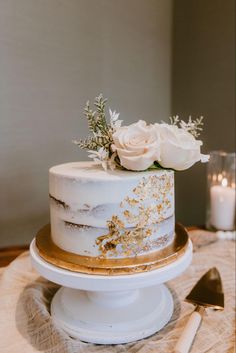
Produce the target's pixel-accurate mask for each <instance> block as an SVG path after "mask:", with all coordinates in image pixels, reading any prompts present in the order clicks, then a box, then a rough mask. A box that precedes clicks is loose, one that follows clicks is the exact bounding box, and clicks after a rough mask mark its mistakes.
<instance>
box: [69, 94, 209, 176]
mask: <svg viewBox="0 0 236 353" xmlns="http://www.w3.org/2000/svg"><path fill="white" fill-rule="evenodd" d="M106 102H107V99H105V98H103V95H102V94H100V95H99V96H98V97H96V98H95V102H94V105H95V107H96V110H95V111H93V110H92V109H91V107H90V103H89V101H88V102H87V104H86V107H85V109H84V114H85V117H86V119H87V120H88V126H89V130H90V132H91V133H92V136H90V137H88V138H87V139H85V140H74V141H73V142H74V143H75V144H77V145H78V146H79V147H81V148H82V149H87V150H88V152H89V153H90V154H89V157H90V158H92V159H93V160H94V161H95V162H97V163H98V164H101V165H102V167H103V168H104V169H105V170H107V169H108V168H110V169H112V170H114V169H115V168H117V167H118V168H124V169H127V170H133V171H142V170H147V169H150V168H152V169H153V168H164V169H173V170H185V169H188V168H190V167H191V166H192V165H193V164H195V163H196V162H198V161H201V162H203V163H204V162H207V161H208V160H209V156H208V155H204V154H202V153H201V146H202V141H200V140H197V137H198V136H199V134H200V131H201V130H202V126H203V117H202V116H201V117H199V118H197V119H196V120H192V118H191V117H189V120H188V122H187V123H186V122H185V121H183V120H180V119H179V117H178V116H174V117H171V118H170V124H167V123H165V122H162V123H155V124H149V125H148V124H147V123H146V122H145V121H144V120H139V121H138V122H137V123H134V124H131V125H128V126H121V125H122V122H123V120H119V115H120V114H119V113H117V112H116V111H115V110H114V111H112V110H111V109H109V115H110V118H109V122H107V119H106V113H105V107H106Z"/></svg>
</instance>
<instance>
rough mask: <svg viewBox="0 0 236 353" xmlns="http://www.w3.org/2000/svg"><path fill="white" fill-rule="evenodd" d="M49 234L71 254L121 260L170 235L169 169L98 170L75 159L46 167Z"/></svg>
mask: <svg viewBox="0 0 236 353" xmlns="http://www.w3.org/2000/svg"><path fill="white" fill-rule="evenodd" d="M49 181H50V182H49V193H50V215H51V236H52V240H53V242H54V243H55V244H56V245H57V246H58V247H60V248H62V249H63V250H66V251H69V252H72V253H74V254H78V255H83V256H91V257H104V258H124V257H134V256H140V255H144V254H148V253H150V252H153V251H156V250H158V249H161V248H163V247H165V246H167V245H168V244H170V242H172V241H173V237H174V224H175V220H174V172H173V171H171V170H164V169H162V170H161V169H159V170H158V169H155V170H148V171H143V172H133V171H132V172H131V171H128V170H120V169H115V170H114V171H112V170H107V171H106V170H103V169H102V167H101V166H98V165H97V164H96V163H94V162H75V163H67V164H62V165H58V166H55V167H52V168H51V169H50V171H49Z"/></svg>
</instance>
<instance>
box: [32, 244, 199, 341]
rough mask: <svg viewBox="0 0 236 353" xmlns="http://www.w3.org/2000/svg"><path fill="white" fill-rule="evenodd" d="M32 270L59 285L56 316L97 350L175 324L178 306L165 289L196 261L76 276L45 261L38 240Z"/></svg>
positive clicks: (188, 257) (185, 258)
mask: <svg viewBox="0 0 236 353" xmlns="http://www.w3.org/2000/svg"><path fill="white" fill-rule="evenodd" d="M30 254H31V258H32V264H33V266H34V267H35V269H36V270H37V271H38V272H39V273H40V274H41V275H42V276H43V277H45V278H47V279H48V280H50V281H52V282H55V283H57V284H60V285H61V286H62V287H61V288H60V289H59V290H58V291H57V293H56V294H55V296H54V297H53V300H52V303H51V315H52V317H53V319H54V320H55V322H56V323H57V325H58V326H60V327H61V328H62V329H64V331H66V332H67V333H68V334H69V335H70V336H71V337H74V338H79V339H80V340H82V341H86V342H91V343H98V344H120V343H128V342H132V341H136V340H139V339H142V338H145V337H148V336H150V335H152V334H154V333H155V332H157V331H159V330H160V329H161V328H163V327H164V326H165V325H166V324H167V323H168V321H169V320H170V318H171V316H172V313H173V309H174V304H173V298H172V295H171V293H170V291H169V289H168V288H167V287H166V286H165V285H164V284H163V283H165V282H167V281H169V280H171V279H173V278H175V277H177V276H179V275H180V274H181V273H182V272H183V271H184V270H185V269H186V268H187V267H188V266H189V265H190V262H191V259H192V244H191V241H190V240H189V242H188V245H187V248H186V251H185V252H184V254H183V255H182V256H180V257H179V258H177V259H176V260H175V261H173V262H172V263H170V264H168V265H166V266H163V267H160V268H158V269H156V270H152V271H149V272H143V273H142V272H141V273H136V274H129V275H117V276H103V275H93V274H85V273H79V272H73V271H70V270H66V269H62V268H60V267H58V266H56V265H53V264H50V263H49V262H47V261H45V260H44V259H43V258H42V257H41V256H40V255H39V252H38V249H37V246H36V242H35V240H33V241H32V243H31V246H30Z"/></svg>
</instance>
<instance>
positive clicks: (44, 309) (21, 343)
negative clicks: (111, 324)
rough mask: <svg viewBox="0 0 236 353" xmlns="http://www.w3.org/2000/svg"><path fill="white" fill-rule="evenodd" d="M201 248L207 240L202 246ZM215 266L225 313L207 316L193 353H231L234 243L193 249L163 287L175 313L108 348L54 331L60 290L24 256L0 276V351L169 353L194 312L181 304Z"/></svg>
mask: <svg viewBox="0 0 236 353" xmlns="http://www.w3.org/2000/svg"><path fill="white" fill-rule="evenodd" d="M203 236H204V234H203ZM205 236H207V234H206V235H205ZM205 243H207V241H203V244H205ZM213 266H216V267H217V268H218V269H219V271H220V274H221V277H222V281H223V286H224V292H225V310H224V311H223V312H220V311H212V310H208V311H207V315H205V317H204V320H203V323H202V325H201V327H200V329H199V331H198V334H197V337H196V339H195V341H194V344H193V347H192V350H191V352H192V353H204V352H207V353H233V352H234V330H235V323H234V317H235V242H234V241H230V240H218V241H215V242H213V243H211V244H208V245H204V246H201V247H199V248H197V250H196V251H195V252H194V256H193V262H192V264H191V266H190V267H189V268H188V269H187V270H186V271H185V272H184V273H183V274H182V275H181V276H179V277H177V278H176V279H174V280H172V281H170V282H168V283H167V285H168V287H169V288H170V290H171V292H172V294H173V297H174V303H175V310H174V313H173V316H172V318H171V321H170V322H169V323H168V325H167V326H166V327H164V328H163V329H162V330H161V331H159V332H158V333H156V334H154V335H153V336H151V337H149V338H146V339H144V340H141V341H138V342H134V343H129V344H123V345H108V346H105V345H94V344H90V343H85V342H81V341H79V340H75V339H73V338H71V337H69V336H68V335H67V334H66V333H65V332H63V331H62V330H61V329H60V328H59V327H57V326H56V324H55V323H54V322H53V320H52V318H51V316H50V311H49V307H50V302H51V299H52V296H53V295H54V293H55V292H56V291H57V289H58V288H59V286H58V285H56V284H54V283H51V282H49V281H47V280H45V279H43V278H42V277H40V276H39V275H38V273H37V272H36V271H35V270H34V269H33V268H32V266H31V262H30V256H29V252H26V253H24V254H22V255H21V256H20V257H18V258H17V259H16V260H15V261H13V262H12V263H11V264H10V265H9V266H8V267H6V268H5V269H4V270H3V271H1V272H0V352H1V353H21V352H22V353H33V352H38V353H39V352H41V353H42V352H45V353H93V352H94V353H95V352H96V353H122V352H130V353H136V352H138V353H151V352H153V353H154V352H155V353H156V352H158V353H170V352H173V348H174V346H175V343H176V341H177V339H178V338H179V336H180V334H181V332H182V330H183V328H184V326H185V324H186V322H187V320H188V318H189V315H190V313H191V312H192V311H193V308H194V307H193V306H192V305H191V304H188V303H185V302H184V301H183V300H184V298H185V296H186V295H187V294H188V292H189V291H190V290H191V288H192V287H193V286H194V284H195V283H196V282H197V281H198V279H199V278H200V277H201V276H202V275H203V274H204V273H205V272H206V271H207V270H208V269H209V268H211V267H213Z"/></svg>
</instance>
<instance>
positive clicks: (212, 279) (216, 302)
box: [174, 267, 224, 353]
mask: <svg viewBox="0 0 236 353" xmlns="http://www.w3.org/2000/svg"><path fill="white" fill-rule="evenodd" d="M185 300H186V301H187V302H189V303H192V304H194V305H196V308H195V311H194V312H193V313H192V314H191V316H190V318H189V320H188V323H187V325H186V326H185V328H184V331H183V332H182V335H181V336H180V338H179V340H178V342H177V345H176V346H175V350H174V352H175V353H188V352H189V350H190V347H191V345H192V342H193V340H194V337H195V335H196V333H197V330H198V328H199V326H200V323H201V321H202V318H203V314H204V312H205V309H206V308H213V309H215V310H223V309H224V293H223V287H222V281H221V277H220V274H219V271H218V270H217V268H215V267H213V268H211V269H210V270H209V271H208V272H206V273H205V274H204V275H203V276H202V277H201V278H200V280H199V281H198V282H197V283H196V285H195V286H194V287H193V289H192V290H191V292H190V293H189V295H188V296H187V297H186V298H185Z"/></svg>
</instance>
